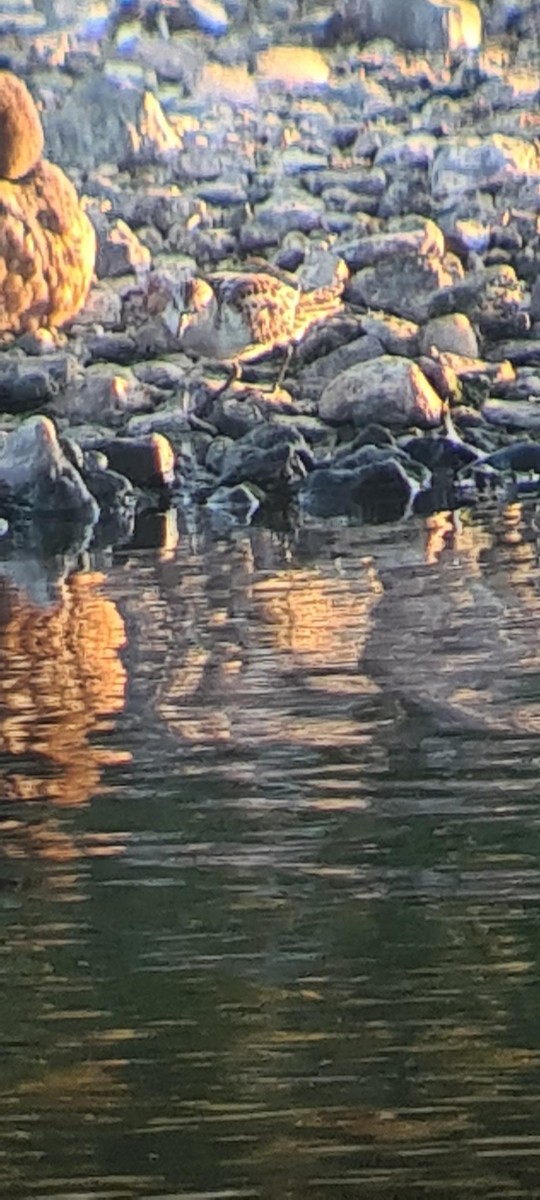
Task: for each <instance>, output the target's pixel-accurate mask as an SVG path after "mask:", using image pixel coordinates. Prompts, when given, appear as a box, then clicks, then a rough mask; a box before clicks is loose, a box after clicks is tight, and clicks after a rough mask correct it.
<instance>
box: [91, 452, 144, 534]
mask: <svg viewBox="0 0 540 1200" xmlns="http://www.w3.org/2000/svg"><path fill="white" fill-rule="evenodd" d="M82 474H83V476H84V481H85V483H86V486H87V487H88V490H89V491H90V492H91V494H92V496H93V497H94V500H95V501H96V503H97V504H98V505H99V522H98V525H97V527H96V529H95V531H94V538H93V545H94V546H96V547H97V546H99V547H104V546H112V545H114V546H116V545H122V544H123V543H126V542H128V541H130V539H131V537H132V535H133V531H134V528H135V512H136V496H135V492H134V489H133V486H132V484H131V483H130V481H129V480H128V479H126V477H125V476H124V475H120V474H119V473H118V472H116V471H112V470H110V469H109V467H108V466H107V459H106V458H105V456H104V455H101V454H99V453H96V452H95V451H86V452H85V454H84V467H83V472H82Z"/></svg>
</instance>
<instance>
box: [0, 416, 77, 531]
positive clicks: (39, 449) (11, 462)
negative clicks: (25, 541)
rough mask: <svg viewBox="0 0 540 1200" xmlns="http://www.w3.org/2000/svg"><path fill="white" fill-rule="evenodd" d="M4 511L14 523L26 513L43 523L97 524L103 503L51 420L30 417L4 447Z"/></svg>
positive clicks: (0, 465)
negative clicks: (92, 492) (48, 519)
mask: <svg viewBox="0 0 540 1200" xmlns="http://www.w3.org/2000/svg"><path fill="white" fill-rule="evenodd" d="M0 512H1V513H2V515H3V516H6V517H7V519H8V520H9V519H10V517H13V516H15V517H17V516H19V515H21V513H24V512H26V513H29V514H30V515H31V516H32V518H34V519H37V520H39V519H41V518H43V517H48V516H52V515H57V516H59V517H61V518H62V519H63V520H67V521H69V520H77V521H81V520H83V521H84V522H85V523H87V524H89V525H92V524H94V522H95V521H96V520H97V518H98V515H99V513H98V507H97V504H96V502H95V500H94V499H93V497H92V496H91V495H90V492H89V490H88V488H87V486H86V484H85V482H84V480H83V479H82V477H81V475H80V474H79V472H78V470H77V469H76V467H74V466H73V464H72V463H71V462H69V461H68V459H67V458H66V455H65V454H64V453H63V451H62V448H61V446H60V444H59V442H58V438H57V435H56V430H55V427H54V425H53V423H52V421H50V420H49V419H48V417H43V416H38V417H30V418H29V419H28V420H27V421H24V422H23V423H22V425H20V426H19V427H18V429H16V430H15V431H14V432H13V433H10V434H7V435H5V437H4V440H3V442H2V443H1V444H0Z"/></svg>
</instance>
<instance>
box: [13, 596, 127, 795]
mask: <svg viewBox="0 0 540 1200" xmlns="http://www.w3.org/2000/svg"><path fill="white" fill-rule="evenodd" d="M103 580H104V576H103V575H101V574H99V573H88V574H83V573H81V574H77V575H73V576H71V577H70V578H69V579H68V580H66V581H65V582H63V583H61V584H59V585H58V589H57V601H56V603H55V604H54V605H50V606H48V607H40V606H39V605H38V604H36V603H34V602H33V601H32V600H30V599H29V598H28V596H27V595H26V594H25V593H23V592H22V591H20V590H19V589H17V588H15V587H14V586H13V585H12V584H10V583H7V582H6V581H2V583H1V584H0V747H1V750H2V752H3V754H5V755H9V756H10V759H9V760H8V764H7V770H6V772H5V774H4V777H3V792H4V796H7V798H14V799H20V800H36V799H48V800H52V801H53V802H54V803H56V804H62V805H75V804H82V803H84V802H85V801H87V800H88V799H89V797H90V796H91V795H92V794H94V793H95V792H96V791H98V790H99V782H100V775H101V771H102V768H103V766H105V765H107V766H108V765H113V764H115V763H118V762H125V761H129V758H130V755H129V754H128V753H127V752H124V751H118V750H117V749H112V748H107V749H106V748H105V747H104V746H103V745H101V746H100V745H95V744H93V742H92V740H91V737H92V735H94V734H96V733H106V732H107V731H109V730H110V729H111V728H112V727H113V723H112V722H111V716H112V715H113V714H115V713H118V712H120V711H121V710H122V708H123V707H124V698H125V686H126V672H125V669H124V667H123V664H122V662H121V660H120V657H119V651H120V649H121V647H122V646H124V645H125V641H126V636H125V629H124V622H123V620H122V617H121V616H120V614H119V612H118V610H117V608H116V606H115V605H114V603H113V602H112V601H111V600H110V599H108V598H107V597H105V596H103V595H102V594H101V591H100V587H101V585H102V583H103ZM19 758H20V760H21V761H20V769H19V764H18V762H17V759H19ZM29 760H31V769H29Z"/></svg>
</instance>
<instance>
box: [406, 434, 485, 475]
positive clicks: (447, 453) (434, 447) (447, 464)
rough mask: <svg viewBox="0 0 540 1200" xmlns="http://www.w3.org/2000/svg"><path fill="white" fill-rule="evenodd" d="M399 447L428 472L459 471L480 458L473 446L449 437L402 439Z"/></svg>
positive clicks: (478, 452)
mask: <svg viewBox="0 0 540 1200" xmlns="http://www.w3.org/2000/svg"><path fill="white" fill-rule="evenodd" d="M400 445H401V446H402V447H403V449H404V450H405V451H406V453H407V454H408V455H409V457H410V458H413V459H414V460H415V461H416V462H419V463H423V464H424V466H426V467H428V468H429V470H430V471H432V472H436V471H452V472H456V471H460V470H461V469H462V467H466V466H468V465H469V464H470V463H474V462H477V461H478V459H479V458H480V457H481V453H480V451H479V450H478V449H477V448H476V447H475V446H469V445H467V443H466V442H462V441H460V440H457V439H455V438H451V437H436V436H434V437H411V438H403V439H402V440H401V442H400Z"/></svg>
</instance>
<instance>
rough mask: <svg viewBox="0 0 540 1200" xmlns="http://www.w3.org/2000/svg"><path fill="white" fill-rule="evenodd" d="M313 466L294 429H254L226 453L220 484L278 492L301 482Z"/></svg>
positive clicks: (309, 455) (309, 453)
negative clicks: (248, 484) (253, 486)
mask: <svg viewBox="0 0 540 1200" xmlns="http://www.w3.org/2000/svg"><path fill="white" fill-rule="evenodd" d="M312 465H313V458H312V455H311V452H310V450H309V447H308V445H307V443H306V442H305V440H304V438H303V437H302V435H301V434H299V433H298V432H297V430H295V429H294V427H292V428H289V429H286V428H284V427H283V426H279V425H270V426H263V427H262V428H259V427H256V428H255V429H253V430H252V431H251V432H250V433H248V434H246V435H245V436H244V437H243V438H241V439H240V440H239V441H237V442H235V443H233V445H232V446H230V447H229V449H228V450H226V451H225V453H224V455H223V460H222V463H221V472H220V483H221V484H227V485H228V486H231V485H234V484H236V483H242V482H246V481H248V482H249V483H255V484H257V485H258V486H259V487H260V488H262V489H263V490H264V491H266V492H268V491H270V492H278V491H282V490H283V489H289V488H291V487H292V486H293V485H294V484H295V483H298V482H299V481H300V480H302V479H304V477H305V475H306V473H307V471H308V470H309V469H310V468H311V467H312Z"/></svg>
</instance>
